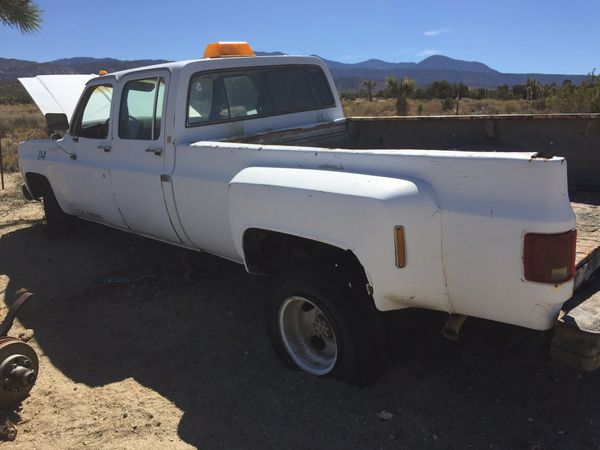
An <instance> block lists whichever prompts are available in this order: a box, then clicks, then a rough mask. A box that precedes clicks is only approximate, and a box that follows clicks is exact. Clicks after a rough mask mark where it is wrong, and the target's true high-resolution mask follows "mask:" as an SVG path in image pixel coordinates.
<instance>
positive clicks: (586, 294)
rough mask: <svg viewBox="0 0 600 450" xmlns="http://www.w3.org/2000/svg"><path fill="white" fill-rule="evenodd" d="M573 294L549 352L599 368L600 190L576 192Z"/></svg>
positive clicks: (572, 363) (584, 366)
mask: <svg viewBox="0 0 600 450" xmlns="http://www.w3.org/2000/svg"><path fill="white" fill-rule="evenodd" d="M571 199H572V200H574V201H572V202H571V205H572V207H573V210H574V211H575V215H576V216H577V257H576V263H577V272H576V275H575V293H574V295H573V297H572V298H571V299H569V300H568V301H567V302H565V304H564V305H563V308H562V311H561V313H560V315H559V317H558V319H557V321H556V327H555V332H554V338H553V340H552V346H551V348H550V353H551V354H552V356H553V357H554V358H555V359H557V360H559V361H561V362H564V363H566V364H568V365H570V366H572V367H574V368H576V369H580V370H596V369H598V368H599V367H600V191H581V190H580V191H575V193H572V194H571Z"/></svg>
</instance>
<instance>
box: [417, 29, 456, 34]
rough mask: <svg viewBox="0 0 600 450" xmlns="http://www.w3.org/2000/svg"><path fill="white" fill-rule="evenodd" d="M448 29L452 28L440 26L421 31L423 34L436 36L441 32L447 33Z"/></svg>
mask: <svg viewBox="0 0 600 450" xmlns="http://www.w3.org/2000/svg"><path fill="white" fill-rule="evenodd" d="M449 31H452V28H441V29H439V30H429V31H426V32H425V33H423V34H424V35H425V36H438V35H440V34H442V33H448V32H449Z"/></svg>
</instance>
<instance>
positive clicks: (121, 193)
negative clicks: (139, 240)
mask: <svg viewBox="0 0 600 450" xmlns="http://www.w3.org/2000/svg"><path fill="white" fill-rule="evenodd" d="M120 84H121V87H120V95H119V96H118V97H119V105H118V113H117V114H115V117H117V123H116V124H115V133H114V135H113V137H114V139H113V142H112V156H113V158H114V159H113V160H112V164H111V173H110V175H111V183H112V187H113V192H114V194H115V198H116V200H117V204H118V206H119V209H120V210H121V213H122V214H123V217H124V218H125V221H126V222H127V224H128V225H129V227H130V228H131V229H132V230H134V231H136V232H138V233H140V234H143V235H147V236H152V237H155V238H159V239H162V240H166V241H170V242H181V240H180V239H179V237H178V236H177V233H176V232H175V230H174V229H173V225H172V224H171V220H170V218H169V214H168V212H167V208H166V205H165V198H164V194H163V185H162V183H163V181H164V180H165V179H166V180H168V175H166V174H168V173H170V171H169V170H167V168H166V167H165V153H164V150H165V145H164V144H165V121H164V120H163V117H164V115H165V113H166V111H165V109H166V98H167V94H168V92H167V86H168V85H169V72H168V71H166V70H157V71H148V72H144V73H143V74H141V73H136V74H131V75H129V76H125V77H123V79H122V82H121V83H120Z"/></svg>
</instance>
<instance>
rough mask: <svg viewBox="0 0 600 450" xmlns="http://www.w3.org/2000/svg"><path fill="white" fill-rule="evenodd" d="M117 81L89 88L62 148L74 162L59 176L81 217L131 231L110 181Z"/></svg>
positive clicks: (62, 168)
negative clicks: (113, 103) (112, 106)
mask: <svg viewBox="0 0 600 450" xmlns="http://www.w3.org/2000/svg"><path fill="white" fill-rule="evenodd" d="M112 98H113V82H112V81H106V82H103V83H101V84H100V83H99V84H95V85H91V86H88V87H87V88H86V90H85V91H84V93H83V95H82V97H81V100H80V102H79V104H78V105H77V109H76V110H75V114H74V115H73V123H72V124H71V132H70V134H68V135H66V136H65V138H64V139H63V140H62V141H61V143H60V146H61V148H63V149H64V150H65V151H67V152H68V153H70V154H72V155H74V159H70V160H68V162H66V163H65V164H64V166H62V167H61V170H60V172H62V173H57V174H56V176H55V177H53V178H54V179H56V180H59V179H61V178H62V182H63V183H64V185H65V186H64V188H66V192H65V194H66V195H67V196H68V198H69V200H70V201H71V202H72V203H73V205H74V206H75V207H76V209H77V214H78V215H80V216H82V217H85V218H87V219H91V220H95V221H97V222H102V223H107V224H110V225H113V226H116V227H119V228H127V224H126V223H125V221H124V220H123V217H122V216H121V213H120V212H119V209H118V207H117V203H116V201H115V197H114V195H113V191H112V186H111V182H110V173H109V170H108V168H109V165H110V160H111V158H112V155H111V153H110V150H111V138H110V136H111V131H112V128H113V127H114V126H115V124H114V121H111V120H110V112H111V105H112Z"/></svg>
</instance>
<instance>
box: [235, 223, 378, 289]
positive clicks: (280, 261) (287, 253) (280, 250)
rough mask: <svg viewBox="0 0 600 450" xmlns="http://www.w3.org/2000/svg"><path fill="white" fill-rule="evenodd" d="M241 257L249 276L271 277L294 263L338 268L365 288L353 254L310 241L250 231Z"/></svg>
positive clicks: (262, 231)
mask: <svg viewBox="0 0 600 450" xmlns="http://www.w3.org/2000/svg"><path fill="white" fill-rule="evenodd" d="M243 247H244V257H245V261H246V267H247V268H248V271H249V272H250V273H254V274H272V273H275V272H277V271H279V270H281V269H283V268H285V267H286V266H289V265H290V264H293V262H294V261H297V260H302V259H303V260H307V259H310V260H312V261H315V262H317V263H318V264H319V265H329V266H336V267H340V268H341V269H342V270H346V271H349V272H350V274H351V275H352V278H353V279H355V280H357V281H359V282H361V283H364V284H367V282H368V281H367V276H366V274H365V270H364V268H363V266H362V264H361V263H360V261H359V260H358V258H357V257H356V255H354V253H352V251H350V250H343V249H341V248H339V247H335V246H333V245H329V244H325V243H323V242H318V241H315V240H312V239H308V238H303V237H299V236H294V235H291V234H285V233H279V232H277V231H271V230H264V229H260V228H250V229H248V230H246V232H245V233H244V241H243Z"/></svg>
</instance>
